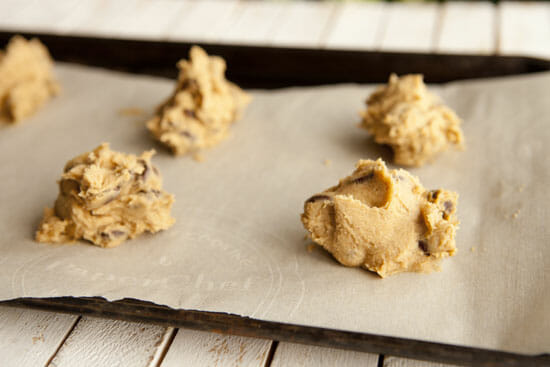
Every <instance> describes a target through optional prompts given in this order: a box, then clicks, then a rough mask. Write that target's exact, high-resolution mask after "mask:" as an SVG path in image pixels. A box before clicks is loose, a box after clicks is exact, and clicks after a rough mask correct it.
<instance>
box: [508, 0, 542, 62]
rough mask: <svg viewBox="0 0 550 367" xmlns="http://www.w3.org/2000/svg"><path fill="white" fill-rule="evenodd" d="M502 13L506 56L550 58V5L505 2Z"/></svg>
mask: <svg viewBox="0 0 550 367" xmlns="http://www.w3.org/2000/svg"><path fill="white" fill-rule="evenodd" d="M499 10H500V29H501V32H500V49H499V51H500V52H501V53H502V54H504V55H530V56H538V57H546V58H548V59H550V3H548V2H521V3H519V2H507V1H505V2H502V3H500V6H499Z"/></svg>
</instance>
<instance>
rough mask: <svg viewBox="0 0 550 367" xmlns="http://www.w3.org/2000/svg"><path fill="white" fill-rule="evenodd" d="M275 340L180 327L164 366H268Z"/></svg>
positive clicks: (163, 363)
mask: <svg viewBox="0 0 550 367" xmlns="http://www.w3.org/2000/svg"><path fill="white" fill-rule="evenodd" d="M271 343H272V342H271V341H269V340H265V339H255V338H246V337H241V336H230V335H220V334H215V333H209V332H204V331H193V330H187V329H179V330H178V333H177V334H176V337H175V338H174V341H173V342H172V345H171V346H170V349H169V350H168V353H167V354H166V357H165V358H164V361H163V362H162V365H161V366H162V367H176V366H197V367H199V366H264V365H265V363H266V361H267V357H268V354H269V348H270V346H271Z"/></svg>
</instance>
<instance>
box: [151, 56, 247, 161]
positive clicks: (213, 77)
mask: <svg viewBox="0 0 550 367" xmlns="http://www.w3.org/2000/svg"><path fill="white" fill-rule="evenodd" d="M189 57H190V60H189V61H187V60H181V61H180V62H179V63H178V68H179V69H180V73H179V78H178V83H177V85H176V89H175V91H174V93H173V94H172V96H171V97H170V98H168V100H167V101H166V102H164V103H163V104H162V105H161V106H159V108H158V110H157V115H156V116H155V117H154V118H152V119H151V120H150V121H148V122H147V128H148V129H149V130H150V131H151V133H152V134H153V136H154V137H155V138H156V139H157V140H159V141H160V142H162V143H163V144H165V145H166V146H168V147H169V148H170V149H171V150H172V152H173V153H174V154H176V155H181V154H186V153H196V152H198V151H200V150H202V149H204V148H208V147H211V146H213V145H215V144H217V143H218V142H220V141H221V140H223V139H224V138H225V137H226V136H227V135H228V131H229V127H230V126H231V124H232V123H233V122H234V121H235V120H236V119H238V118H239V116H240V114H241V112H242V111H243V109H244V108H245V107H246V105H247V104H248V103H249V102H250V97H249V96H248V95H247V94H246V93H245V92H243V91H242V90H241V89H240V88H239V87H237V86H236V85H235V84H233V83H231V82H229V81H227V79H226V78H225V61H224V60H223V59H222V58H221V57H218V56H208V55H207V54H206V52H205V51H204V50H203V49H202V48H200V47H198V46H194V47H192V48H191V51H190V53H189Z"/></svg>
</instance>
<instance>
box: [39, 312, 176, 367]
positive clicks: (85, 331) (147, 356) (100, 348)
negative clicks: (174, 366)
mask: <svg viewBox="0 0 550 367" xmlns="http://www.w3.org/2000/svg"><path fill="white" fill-rule="evenodd" d="M170 332H171V329H169V328H167V327H164V326H156V325H150V324H142V323H135V322H127V321H112V320H106V319H96V318H89V317H82V318H81V319H80V321H79V322H78V324H77V325H76V327H75V328H74V329H73V331H72V333H71V334H70V335H69V337H68V338H67V340H65V343H63V345H62V346H61V348H60V349H59V351H58V352H57V354H56V355H55V357H54V358H53V360H52V361H51V363H50V365H49V366H51V367H63V366H79V367H87V366H90V367H101V366H105V367H111V366H136V367H139V366H143V367H145V366H149V365H150V363H151V361H153V359H154V358H155V356H156V354H157V349H158V346H159V345H162V342H163V340H165V335H166V334H167V333H170Z"/></svg>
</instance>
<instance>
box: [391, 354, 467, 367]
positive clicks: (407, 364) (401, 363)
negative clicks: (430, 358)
mask: <svg viewBox="0 0 550 367" xmlns="http://www.w3.org/2000/svg"><path fill="white" fill-rule="evenodd" d="M455 366H456V365H452V364H444V363H435V362H425V361H416V360H414V359H405V358H397V357H392V356H386V357H385V358H384V367H455Z"/></svg>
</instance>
